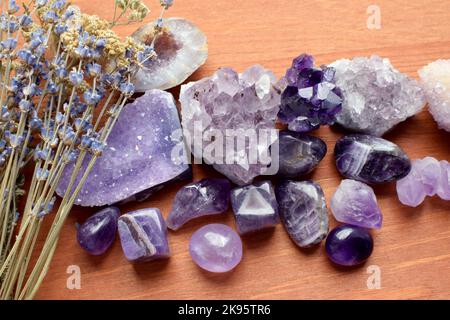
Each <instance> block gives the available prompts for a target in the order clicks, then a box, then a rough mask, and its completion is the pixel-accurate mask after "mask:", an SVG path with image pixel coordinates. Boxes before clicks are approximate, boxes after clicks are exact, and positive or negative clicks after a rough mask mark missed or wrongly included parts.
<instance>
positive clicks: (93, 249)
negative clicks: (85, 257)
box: [77, 207, 120, 256]
mask: <svg viewBox="0 0 450 320" xmlns="http://www.w3.org/2000/svg"><path fill="white" fill-rule="evenodd" d="M119 215H120V211H119V209H118V208H116V207H108V208H105V209H103V210H100V211H99V212H97V213H95V214H94V215H92V216H90V217H89V218H88V219H87V220H86V221H85V222H84V223H83V224H82V225H80V226H79V228H78V230H77V240H78V243H79V244H80V246H81V247H82V248H83V249H84V250H86V251H87V252H89V253H90V254H92V255H96V256H97V255H101V254H103V253H105V252H106V250H108V248H109V247H110V246H111V244H112V243H113V241H114V239H115V238H116V234H117V220H118V219H119Z"/></svg>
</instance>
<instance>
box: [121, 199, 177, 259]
mask: <svg viewBox="0 0 450 320" xmlns="http://www.w3.org/2000/svg"><path fill="white" fill-rule="evenodd" d="M119 236H120V242H121V244H122V249H123V253H124V254H125V257H126V258H127V259H128V261H131V262H145V261H151V260H157V259H164V258H168V257H169V256H170V250H169V243H168V241H167V227H166V223H165V221H164V219H163V217H162V215H161V212H160V211H159V209H156V208H148V209H141V210H137V211H134V212H130V213H127V214H124V215H123V216H121V217H120V218H119Z"/></svg>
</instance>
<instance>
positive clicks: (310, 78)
mask: <svg viewBox="0 0 450 320" xmlns="http://www.w3.org/2000/svg"><path fill="white" fill-rule="evenodd" d="M334 74H335V70H334V69H333V68H331V67H327V66H322V67H321V68H315V67H314V58H313V57H312V56H310V55H307V54H302V55H301V56H299V57H297V58H296V59H294V61H293V62H292V66H291V68H289V69H288V70H287V71H286V76H285V77H286V80H287V83H288V86H287V87H286V89H285V90H284V92H283V94H282V95H281V107H280V111H279V113H278V117H279V119H280V121H281V122H282V123H284V124H287V125H288V126H289V129H290V130H292V131H297V132H309V131H312V130H314V129H317V128H319V127H320V125H331V124H334V122H335V120H336V115H337V114H338V113H339V112H340V111H341V109H342V94H341V91H340V90H339V88H337V87H336V85H335V81H334Z"/></svg>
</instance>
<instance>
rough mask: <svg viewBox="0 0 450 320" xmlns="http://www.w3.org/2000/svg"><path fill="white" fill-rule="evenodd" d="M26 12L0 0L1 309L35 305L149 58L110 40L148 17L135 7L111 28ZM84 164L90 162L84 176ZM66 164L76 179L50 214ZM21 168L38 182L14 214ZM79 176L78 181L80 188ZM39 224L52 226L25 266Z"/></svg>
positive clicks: (45, 1) (47, 2)
mask: <svg viewBox="0 0 450 320" xmlns="http://www.w3.org/2000/svg"><path fill="white" fill-rule="evenodd" d="M171 5H172V0H170V1H168V0H167V1H165V0H161V6H162V13H163V12H164V11H165V10H166V9H168V8H169V7H170V6H171ZM22 6H23V8H22V9H21V8H20V6H19V5H18V4H17V3H16V1H15V0H9V1H4V0H0V7H1V14H0V84H1V87H0V108H1V110H0V179H1V182H0V194H1V195H2V198H1V203H0V233H1V234H0V250H1V251H0V297H1V298H2V299H32V298H33V297H34V296H35V294H36V292H37V290H38V288H39V286H40V284H41V282H42V280H43V279H44V277H45V275H46V273H47V270H48V268H49V264H50V262H51V260H52V257H53V254H54V252H55V249H56V246H57V242H58V237H59V233H60V231H61V228H62V225H63V223H64V221H65V220H66V218H67V216H68V214H69V212H70V210H71V208H72V206H73V204H74V201H75V199H76V197H77V195H78V193H79V191H80V189H81V187H82V186H83V183H84V181H85V180H86V178H87V177H88V175H89V173H90V170H91V169H92V167H93V165H94V163H95V161H96V159H97V158H98V157H100V156H101V154H102V151H103V150H104V148H105V141H106V140H107V138H108V135H109V134H110V132H111V130H112V128H113V126H114V124H115V122H116V120H117V118H118V116H119V114H120V112H121V110H122V109H123V108H124V106H125V105H126V103H127V101H128V99H129V98H130V97H131V96H132V95H133V93H134V86H133V84H132V83H131V80H132V78H133V76H134V75H135V73H136V72H137V70H139V69H140V68H142V67H143V64H144V63H145V62H146V61H148V60H149V59H152V58H154V57H155V52H154V48H153V46H152V45H143V44H141V43H138V42H136V41H135V40H133V39H132V38H126V39H125V40H122V39H120V38H119V37H118V36H117V35H116V34H115V33H114V32H113V31H112V30H111V28H112V27H114V26H115V25H119V24H122V23H130V22H136V21H142V20H143V19H144V18H145V17H146V16H147V14H148V12H149V10H148V9H147V7H146V6H145V5H144V4H142V3H141V2H140V1H139V0H115V14H114V18H113V21H112V22H108V21H105V20H102V19H100V18H98V17H97V16H91V15H86V14H83V13H81V12H80V10H79V8H78V7H76V6H73V5H70V4H69V3H67V2H66V0H30V1H28V2H27V3H22ZM162 13H161V16H162ZM123 20H125V22H122V21H123ZM161 21H162V20H161ZM160 27H161V26H160V24H157V27H156V28H160ZM87 154H91V155H92V158H91V160H90V161H89V164H88V166H87V168H86V170H85V171H84V172H82V173H80V168H81V164H82V162H83V159H84V158H85V156H86V155H87ZM70 162H75V169H74V170H73V174H72V176H71V178H70V181H69V187H68V188H67V191H66V192H65V194H64V195H63V197H62V199H61V202H60V204H59V205H58V206H56V207H55V208H54V206H55V202H56V197H55V189H56V187H57V185H58V183H59V181H60V179H61V175H62V172H63V171H64V168H65V167H66V165H67V164H68V163H70ZM27 164H28V165H30V166H33V165H34V173H33V175H32V177H31V181H30V186H29V188H28V190H27V195H26V203H25V208H24V210H23V212H22V213H20V214H19V212H18V210H17V203H16V199H17V196H18V195H20V194H21V193H22V191H21V189H20V187H21V183H22V179H21V177H22V175H21V172H22V170H23V168H24V167H25V166H26V165H27ZM78 174H82V178H81V179H80V181H79V182H76V181H77V180H76V177H77V176H78ZM50 213H51V214H50ZM44 219H53V223H52V225H51V228H50V230H48V231H45V232H46V240H45V243H44V245H43V247H42V249H40V251H39V252H38V254H37V256H38V258H37V260H36V261H35V262H34V261H33V263H31V261H30V260H31V256H32V254H33V252H34V251H36V250H37V247H36V239H37V237H38V235H39V233H40V232H43V231H44V230H41V226H42V222H43V220H44ZM18 222H20V223H18ZM16 224H17V225H18V226H17V227H16V228H15V226H16ZM14 233H15V237H14V236H13V234H14Z"/></svg>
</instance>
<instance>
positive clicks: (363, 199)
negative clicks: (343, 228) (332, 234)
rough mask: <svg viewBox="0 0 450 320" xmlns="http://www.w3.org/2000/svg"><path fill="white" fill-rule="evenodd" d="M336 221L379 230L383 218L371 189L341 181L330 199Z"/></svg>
mask: <svg viewBox="0 0 450 320" xmlns="http://www.w3.org/2000/svg"><path fill="white" fill-rule="evenodd" d="M330 207H331V212H332V213H333V215H334V217H335V218H336V220H337V221H340V222H344V223H348V224H352V225H355V226H359V227H363V228H369V229H371V228H374V229H380V228H381V223H382V220H383V216H382V215H381V210H380V207H379V206H378V203H377V198H376V196H375V193H374V192H373V189H372V188H371V187H369V186H368V185H366V184H364V183H362V182H359V181H355V180H342V182H341V184H340V185H339V187H338V189H337V190H336V192H335V193H334V195H333V198H332V199H331V204H330Z"/></svg>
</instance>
